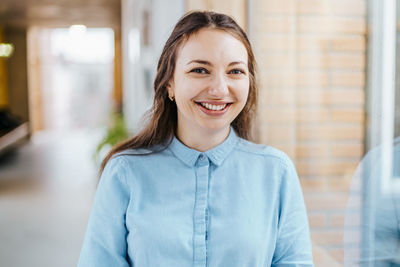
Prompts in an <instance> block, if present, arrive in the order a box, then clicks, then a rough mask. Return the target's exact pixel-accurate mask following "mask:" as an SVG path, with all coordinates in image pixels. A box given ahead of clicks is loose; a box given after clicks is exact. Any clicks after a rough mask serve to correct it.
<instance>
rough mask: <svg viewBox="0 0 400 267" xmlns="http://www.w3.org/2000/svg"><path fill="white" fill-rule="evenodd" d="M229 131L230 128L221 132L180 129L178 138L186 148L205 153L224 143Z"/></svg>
mask: <svg viewBox="0 0 400 267" xmlns="http://www.w3.org/2000/svg"><path fill="white" fill-rule="evenodd" d="M229 131H230V128H229V127H228V128H226V129H222V130H219V131H211V130H210V131H206V130H205V131H193V130H191V131H190V130H189V129H182V128H179V127H178V131H177V135H178V136H177V137H178V139H179V140H180V141H181V142H182V143H183V144H185V145H186V146H188V147H190V148H192V149H195V150H197V151H201V152H204V151H207V150H210V149H212V148H214V147H216V146H218V145H219V144H221V143H222V142H224V141H225V139H226V138H227V137H228V135H229Z"/></svg>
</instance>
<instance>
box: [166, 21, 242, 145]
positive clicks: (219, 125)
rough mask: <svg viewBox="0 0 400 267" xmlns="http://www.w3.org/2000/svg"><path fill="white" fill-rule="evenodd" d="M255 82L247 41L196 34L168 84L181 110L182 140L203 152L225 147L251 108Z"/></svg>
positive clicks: (205, 31)
mask: <svg viewBox="0 0 400 267" xmlns="http://www.w3.org/2000/svg"><path fill="white" fill-rule="evenodd" d="M249 83H250V81H249V75H248V68H247V51H246V47H245V46H244V45H243V43H242V42H241V41H239V40H238V39H237V38H235V37H234V36H232V35H231V34H229V33H227V32H225V31H222V30H218V29H212V28H211V29H202V30H200V31H199V32H197V33H195V34H193V35H192V36H190V37H189V38H188V40H187V41H186V42H185V43H184V44H183V46H182V47H181V49H180V51H179V54H178V58H177V62H176V66H175V73H174V77H173V79H172V80H171V82H170V84H169V85H168V94H169V96H170V97H175V101H176V105H177V107H178V114H177V115H178V128H177V136H178V138H179V139H180V140H181V141H182V142H183V143H184V144H186V145H187V146H189V147H191V148H194V149H197V150H199V151H206V150H208V149H210V148H213V147H215V146H216V145H218V144H219V143H221V142H222V141H223V140H224V139H225V138H226V136H228V133H229V126H230V124H231V123H232V121H233V120H234V119H235V118H236V117H237V116H238V114H239V113H240V112H241V111H242V109H243V107H244V106H245V104H246V101H247V96H248V93H249ZM204 137H209V138H204Z"/></svg>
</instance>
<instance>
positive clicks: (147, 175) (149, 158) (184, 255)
mask: <svg viewBox="0 0 400 267" xmlns="http://www.w3.org/2000/svg"><path fill="white" fill-rule="evenodd" d="M154 88H155V98H154V104H153V107H152V110H151V113H150V115H149V116H150V117H149V121H148V123H147V125H146V126H145V128H144V130H143V131H142V132H141V133H139V134H138V135H137V136H135V137H134V138H133V139H131V140H128V141H127V142H125V143H123V144H122V145H120V146H118V147H116V148H115V149H113V151H111V152H110V154H109V155H108V157H107V158H106V159H105V161H104V164H103V167H104V166H105V168H104V170H103V173H102V177H101V180H100V183H99V186H98V190H97V193H96V197H95V202H94V205H93V209H92V214H91V218H90V221H89V225H88V229H87V233H86V237H85V241H84V245H83V248H82V252H81V258H80V262H79V266H139V267H144V266H152V267H153V266H179V267H183V266H229V267H235V266H240V267H243V266H248V267H256V266H313V263H312V256H311V245H310V239H309V230H308V224H307V216H306V211H305V207H304V201H303V197H302V193H301V189H300V185H299V181H298V178H297V174H296V171H295V168H294V166H293V164H292V163H291V161H290V160H289V158H288V157H287V156H286V155H285V154H284V153H282V152H280V151H278V150H275V149H273V148H271V147H267V146H264V145H256V144H253V143H251V142H249V141H247V140H246V139H249V138H250V129H251V119H252V117H253V115H254V112H255V109H256V102H257V88H256V81H255V60H254V55H253V52H252V49H251V46H250V43H249V41H248V39H247V37H246V34H245V33H244V31H243V30H242V29H241V28H240V27H239V26H238V25H237V24H236V23H235V22H234V20H232V18H230V17H228V16H226V15H223V14H217V13H212V12H193V13H189V14H187V15H186V16H184V17H183V18H182V19H181V20H180V21H179V22H178V23H177V25H176V26H175V28H174V30H173V32H172V34H171V36H170V37H169V39H168V41H167V43H166V44H165V47H164V50H163V52H162V54H161V57H160V60H159V63H158V67H157V76H156V79H155V82H154Z"/></svg>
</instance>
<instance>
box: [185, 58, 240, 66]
mask: <svg viewBox="0 0 400 267" xmlns="http://www.w3.org/2000/svg"><path fill="white" fill-rule="evenodd" d="M192 63H198V64H203V65H208V66H212V64H211V62H209V61H206V60H201V59H194V60H191V61H189V62H188V63H186V65H189V64H192ZM237 64H243V65H245V66H247V64H246V63H245V62H244V61H232V62H231V63H229V64H228V67H230V66H233V65H237Z"/></svg>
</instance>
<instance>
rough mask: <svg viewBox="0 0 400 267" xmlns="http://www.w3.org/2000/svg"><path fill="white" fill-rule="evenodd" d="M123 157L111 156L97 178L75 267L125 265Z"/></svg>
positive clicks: (125, 190)
mask: <svg viewBox="0 0 400 267" xmlns="http://www.w3.org/2000/svg"><path fill="white" fill-rule="evenodd" d="M124 164H125V162H124V159H123V158H122V157H117V158H114V159H111V160H110V161H109V162H108V163H107V165H106V167H105V169H104V171H103V173H102V175H101V178H100V182H99V185H98V188H97V192H96V196H95V199H94V203H93V207H92V211H91V215H90V218H89V223H88V227H87V230H86V235H85V239H84V242H83V247H82V250H81V255H80V259H79V262H78V267H86V266H90V267H94V266H96V267H101V266H107V267H109V266H113V267H125V266H130V265H129V262H128V259H127V241H126V237H127V234H128V231H127V228H126V225H125V215H126V210H127V206H128V204H129V199H130V197H129V188H128V186H127V183H126V180H125V179H126V173H125V168H124Z"/></svg>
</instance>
